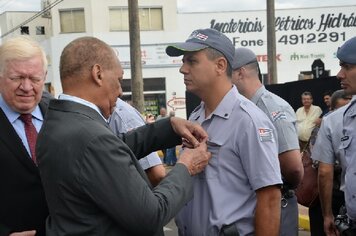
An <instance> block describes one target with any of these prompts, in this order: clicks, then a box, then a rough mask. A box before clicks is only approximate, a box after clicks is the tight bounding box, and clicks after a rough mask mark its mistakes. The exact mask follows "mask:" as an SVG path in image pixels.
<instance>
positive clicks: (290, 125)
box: [232, 48, 304, 236]
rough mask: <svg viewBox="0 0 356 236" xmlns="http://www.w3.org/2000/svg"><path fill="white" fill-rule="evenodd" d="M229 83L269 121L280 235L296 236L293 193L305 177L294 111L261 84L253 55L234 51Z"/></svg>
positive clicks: (296, 206)
mask: <svg viewBox="0 0 356 236" xmlns="http://www.w3.org/2000/svg"><path fill="white" fill-rule="evenodd" d="M233 70H234V71H233V76H232V82H233V83H234V84H235V85H236V87H237V89H238V90H239V92H240V93H241V94H242V95H244V96H245V97H246V98H248V99H250V100H251V101H252V102H253V103H255V104H256V105H257V106H258V107H259V108H260V109H261V110H262V111H263V112H264V113H265V114H266V115H267V116H268V117H269V119H270V120H271V121H272V123H273V124H274V126H275V127H276V130H277V134H278V158H279V162H280V166H281V173H282V176H283V183H284V184H283V188H282V202H281V206H282V209H281V224H280V227H281V228H280V235H288V236H292V235H293V236H294V235H298V203H297V199H296V197H295V195H294V191H293V189H295V188H296V187H297V185H298V184H299V182H300V181H301V179H302V177H303V173H304V169H303V165H302V162H301V158H300V151H299V143H298V135H297V130H296V116H295V112H294V110H293V108H292V107H291V106H290V105H289V104H288V103H287V102H286V101H285V100H283V99H282V98H280V97H279V96H277V95H275V94H273V93H271V92H269V91H267V90H266V88H265V87H264V86H263V85H262V83H261V81H260V78H259V77H260V71H259V66H258V62H257V58H256V55H255V54H254V53H253V52H252V51H251V50H250V49H247V48H238V49H236V50H235V58H234V64H233Z"/></svg>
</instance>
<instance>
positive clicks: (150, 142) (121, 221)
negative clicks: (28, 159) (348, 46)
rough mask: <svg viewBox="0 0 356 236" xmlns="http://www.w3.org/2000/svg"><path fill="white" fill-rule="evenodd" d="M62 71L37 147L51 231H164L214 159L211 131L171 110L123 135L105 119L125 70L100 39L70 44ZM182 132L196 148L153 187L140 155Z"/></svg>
mask: <svg viewBox="0 0 356 236" xmlns="http://www.w3.org/2000/svg"><path fill="white" fill-rule="evenodd" d="M60 77H61V83H62V88H63V94H61V95H60V96H59V98H58V100H52V101H51V102H50V104H49V108H48V112H47V115H46V119H45V122H44V124H43V126H42V129H41V132H40V134H39V136H38V141H37V146H36V151H37V154H38V160H39V169H40V173H41V177H42V182H43V186H44V189H45V193H46V197H47V201H48V207H49V212H50V216H49V218H48V220H47V224H46V227H47V235H48V236H50V235H58V236H59V235H83V236H84V235H85V236H90V235H103V236H104V235H105V236H110V235H121V236H123V235H130V236H131V235H145V236H148V235H163V230H162V229H163V226H164V225H165V224H167V223H168V222H169V220H170V219H171V218H172V217H174V216H175V215H176V213H177V212H178V210H179V209H180V208H181V207H182V206H183V205H184V204H185V203H186V202H188V201H189V200H190V199H191V197H192V195H193V192H192V177H191V176H192V175H195V174H197V173H199V172H201V171H202V170H203V169H204V167H205V166H206V165H207V163H208V161H209V158H210V156H211V155H210V153H208V152H207V145H206V140H207V134H206V132H205V131H204V130H203V129H202V127H201V126H199V125H198V124H194V123H191V122H188V121H186V120H183V119H179V118H176V117H172V118H170V119H163V120H162V121H157V122H154V123H152V124H148V125H145V126H143V127H140V128H137V129H135V130H133V131H131V132H129V133H127V134H124V135H123V137H122V139H120V138H118V137H117V136H116V135H115V134H114V133H113V132H112V131H111V129H110V128H109V126H108V124H107V119H108V118H109V116H110V115H111V114H112V112H113V111H114V109H115V106H116V100H117V97H119V96H120V95H121V94H122V89H121V86H120V81H121V80H122V77H123V70H122V68H121V65H120V61H119V60H118V58H117V55H116V54H115V52H114V50H112V48H111V47H110V46H109V45H107V44H106V43H104V42H103V41H101V40H99V39H96V38H93V37H83V38H78V39H76V40H74V41H72V42H71V43H69V44H68V45H67V46H66V47H65V48H64V50H63V52H62V55H61V58H60ZM180 136H182V137H183V138H185V139H187V140H188V141H187V142H185V145H188V146H194V147H195V148H194V149H187V150H186V151H184V152H183V153H182V154H181V156H180V159H179V161H178V162H177V164H176V166H175V167H174V168H172V170H171V171H170V172H169V173H168V174H167V176H166V177H165V178H164V179H163V180H162V181H160V183H159V184H158V185H157V186H156V187H155V188H152V187H151V186H150V183H149V181H148V178H147V176H146V175H145V173H144V171H143V170H142V168H141V167H140V165H139V164H138V161H137V159H136V157H137V158H141V157H144V156H146V155H147V154H149V153H151V152H152V151H154V150H158V149H162V148H167V147H171V146H174V145H177V144H179V143H181V140H182V139H181V138H180ZM124 142H125V143H126V144H125V143H124Z"/></svg>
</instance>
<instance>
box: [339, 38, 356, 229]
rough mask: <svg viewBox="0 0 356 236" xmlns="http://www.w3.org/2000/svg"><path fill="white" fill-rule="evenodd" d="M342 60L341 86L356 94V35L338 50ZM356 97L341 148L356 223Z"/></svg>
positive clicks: (348, 201)
mask: <svg viewBox="0 0 356 236" xmlns="http://www.w3.org/2000/svg"><path fill="white" fill-rule="evenodd" d="M336 56H337V58H338V59H339V61H340V67H341V68H340V71H339V73H338V74H337V77H338V78H339V79H340V82H341V88H342V89H344V90H345V92H346V93H347V94H350V95H355V94H356V37H353V38H351V39H349V40H348V41H346V42H345V43H344V44H343V45H342V46H341V47H340V48H339V49H338V51H337V54H336ZM355 118H356V99H355V96H354V97H353V99H352V100H351V102H350V105H349V107H348V108H347V109H346V111H345V113H344V117H343V126H344V128H343V137H342V139H341V148H342V149H344V151H345V159H346V162H347V168H346V173H345V202H346V210H347V214H348V216H349V218H350V220H351V221H352V222H353V224H354V225H355V224H356V184H355V182H356V119H355Z"/></svg>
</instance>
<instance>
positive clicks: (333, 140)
mask: <svg viewBox="0 0 356 236" xmlns="http://www.w3.org/2000/svg"><path fill="white" fill-rule="evenodd" d="M347 107H348V106H347V105H345V106H343V107H341V108H339V109H337V110H336V111H333V112H331V113H330V114H328V115H327V116H324V117H323V121H322V123H321V126H320V129H319V131H318V136H317V138H316V142H315V144H314V147H313V149H312V156H311V157H312V158H313V159H314V160H316V161H320V162H323V163H326V164H335V161H336V160H337V161H339V163H340V166H341V168H342V172H341V186H340V190H342V191H343V190H344V187H345V169H346V160H345V156H344V151H343V150H342V149H340V144H341V138H342V136H343V134H342V127H343V126H342V117H343V115H344V112H345V110H346V109H347Z"/></svg>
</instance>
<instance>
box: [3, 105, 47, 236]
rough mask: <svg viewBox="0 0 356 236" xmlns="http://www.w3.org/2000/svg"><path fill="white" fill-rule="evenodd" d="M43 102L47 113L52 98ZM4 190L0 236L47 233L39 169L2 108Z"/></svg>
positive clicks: (43, 107)
mask: <svg viewBox="0 0 356 236" xmlns="http://www.w3.org/2000/svg"><path fill="white" fill-rule="evenodd" d="M39 105H40V109H41V111H42V114H45V111H46V109H47V106H48V100H47V99H46V100H42V101H41V103H40V104H39ZM0 189H1V193H0V236H5V235H6V236H8V235H9V234H10V232H17V231H24V230H33V229H35V230H37V235H45V219H46V217H47V216H48V209H47V204H46V199H45V195H44V191H43V187H42V184H41V179H40V174H39V171H38V168H37V166H36V165H35V164H34V163H33V161H32V160H31V158H30V156H29V154H28V153H27V151H26V148H25V146H24V145H23V144H22V141H21V138H20V137H19V136H18V135H17V133H16V131H15V129H14V128H13V126H12V125H11V124H10V122H9V120H8V119H7V117H6V116H5V114H4V112H3V111H2V109H0Z"/></svg>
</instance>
